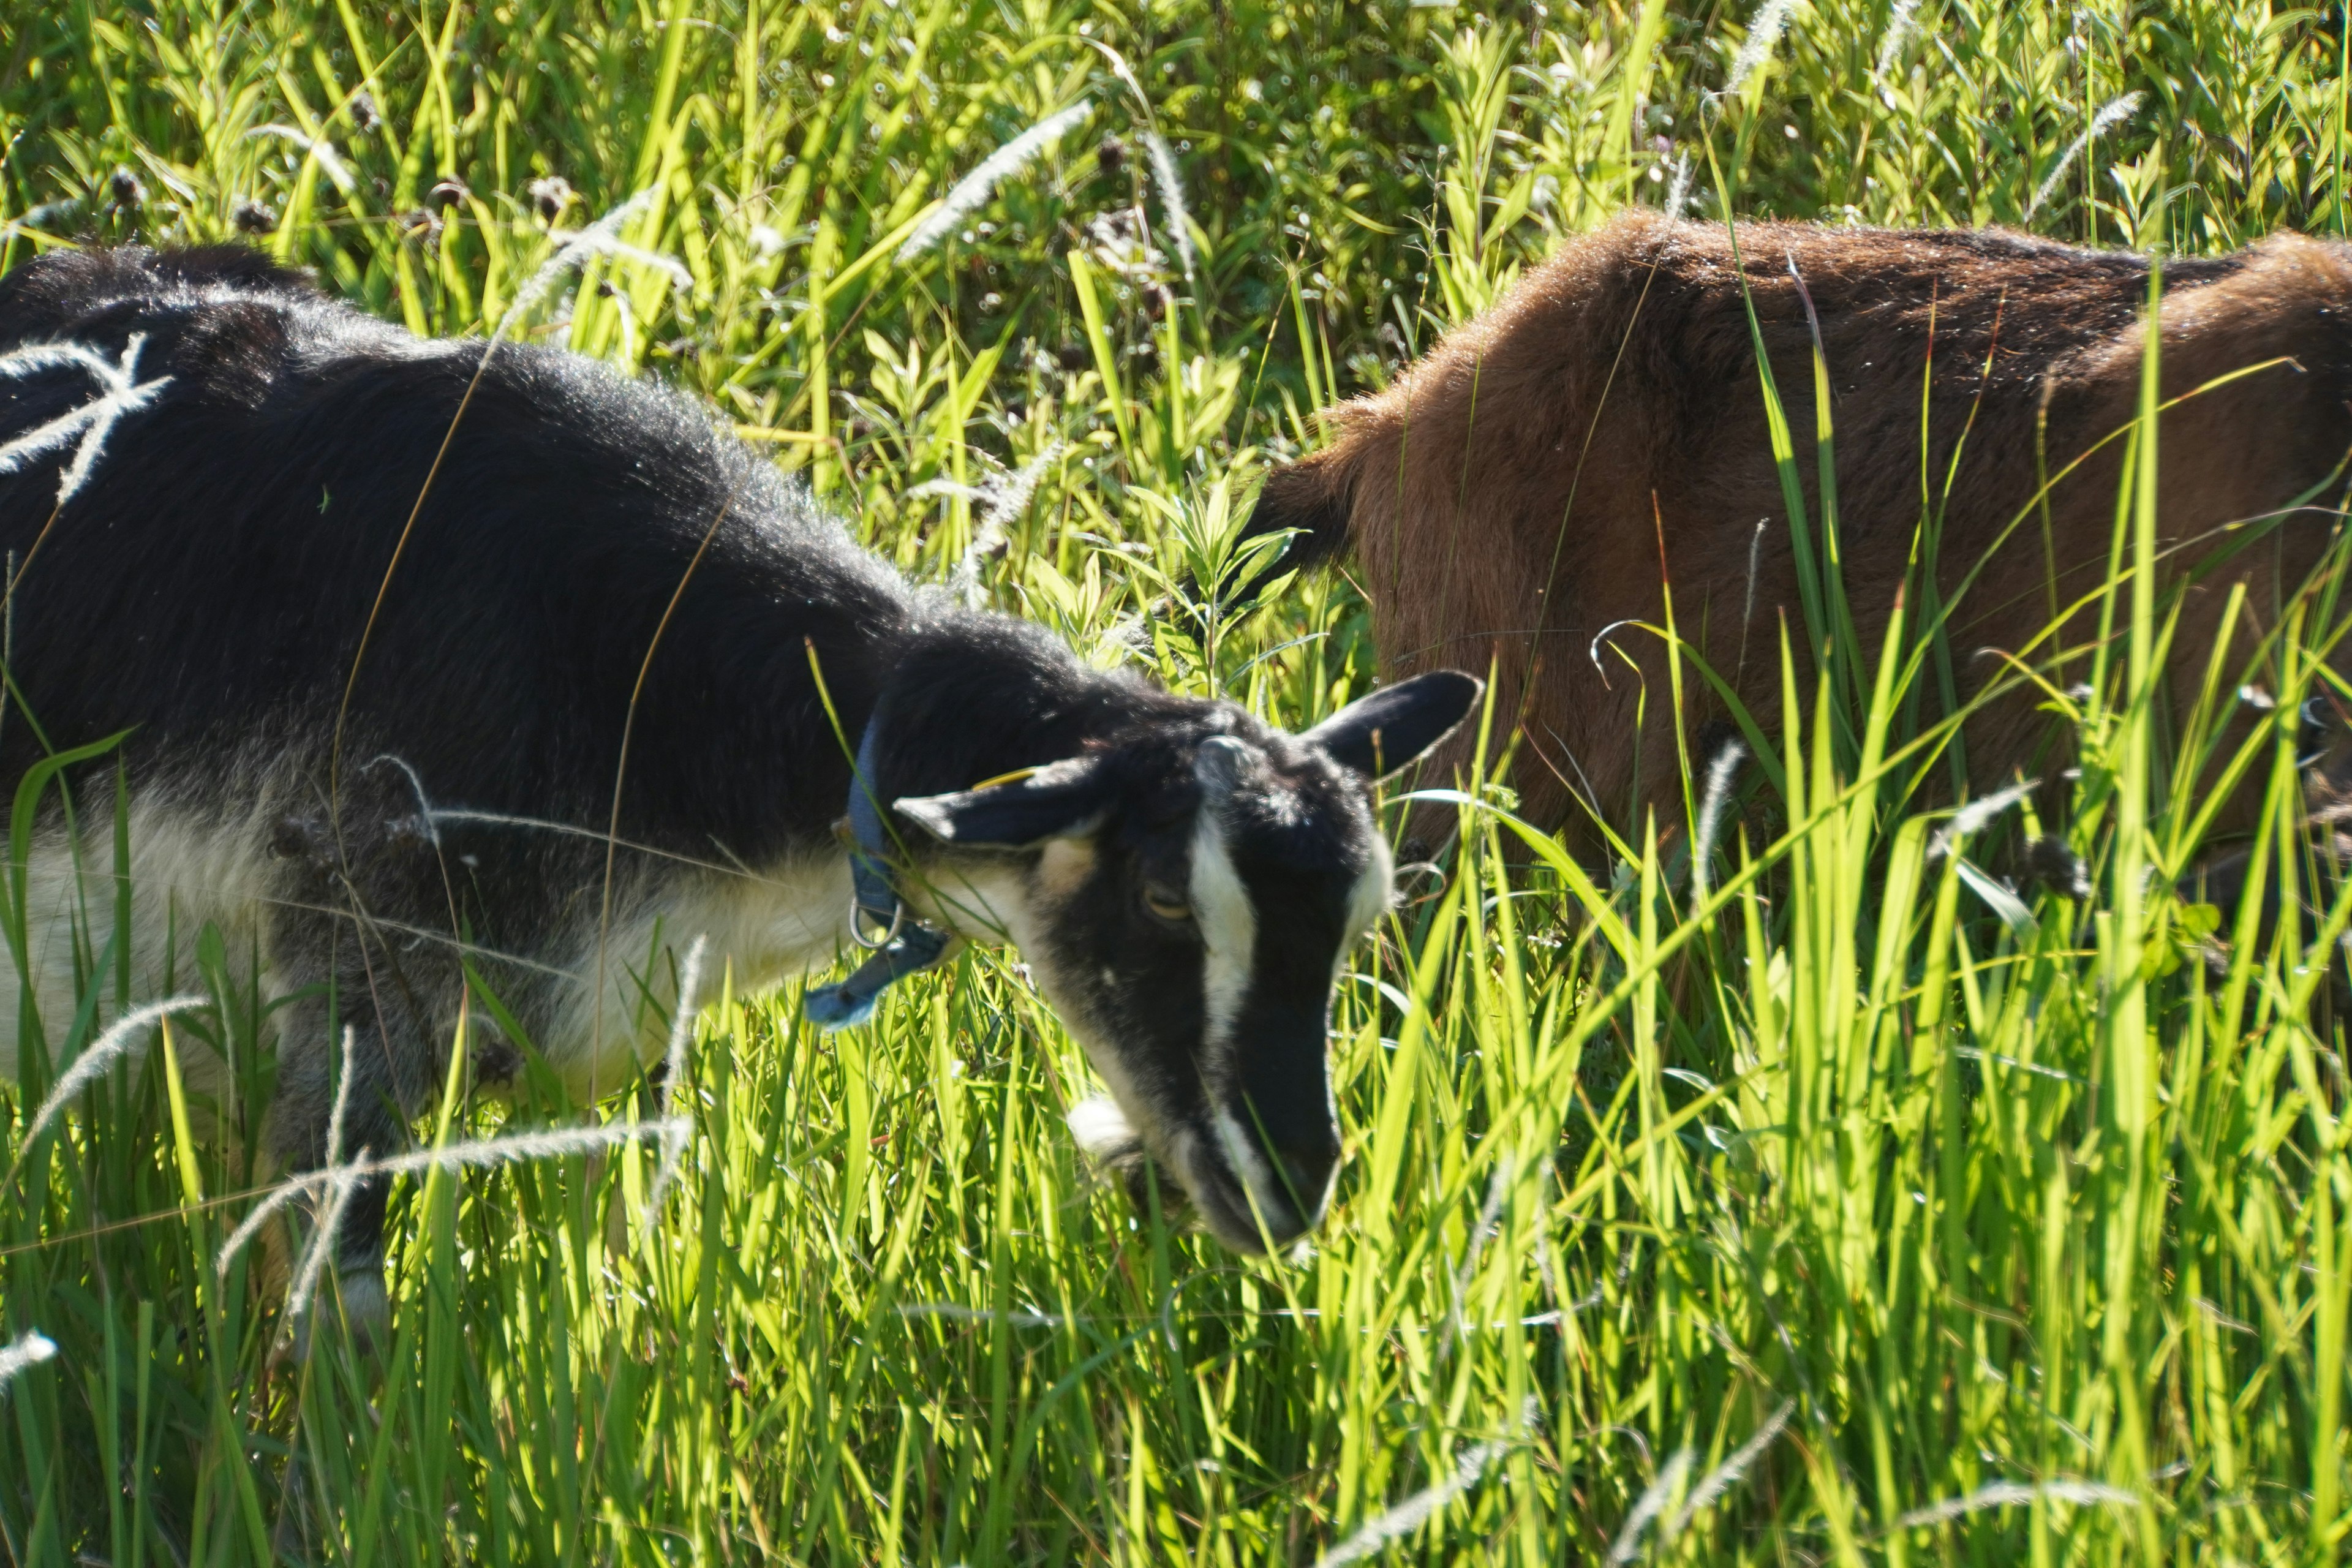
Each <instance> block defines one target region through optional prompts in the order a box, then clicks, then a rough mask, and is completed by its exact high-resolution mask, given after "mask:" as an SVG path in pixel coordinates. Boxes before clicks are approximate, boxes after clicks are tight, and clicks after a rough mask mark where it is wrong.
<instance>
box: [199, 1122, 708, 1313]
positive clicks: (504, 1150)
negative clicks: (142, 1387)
mask: <svg viewBox="0 0 2352 1568" xmlns="http://www.w3.org/2000/svg"><path fill="white" fill-rule="evenodd" d="M686 1133H687V1127H686V1124H685V1123H684V1122H682V1121H673V1120H670V1119H667V1118H664V1119H661V1120H658V1121H619V1122H614V1123H613V1124H612V1125H610V1126H606V1127H566V1128H560V1129H556V1130H552V1131H546V1132H515V1133H509V1134H508V1135H507V1136H505V1137H502V1138H481V1139H476V1140H473V1141H471V1142H464V1143H451V1144H447V1145H446V1146H444V1147H442V1148H439V1149H420V1150H418V1151H417V1152H415V1153H413V1154H398V1155H394V1157H392V1158H391V1159H388V1160H378V1159H375V1158H373V1157H372V1156H369V1155H366V1154H362V1156H361V1157H360V1158H358V1159H356V1160H353V1161H352V1163H350V1164H348V1165H338V1166H336V1167H335V1168H333V1169H332V1170H324V1171H306V1172H304V1173H302V1174H300V1175H299V1176H293V1177H289V1178H288V1179H287V1180H286V1181H283V1182H281V1183H279V1184H278V1185H277V1186H274V1187H272V1188H270V1189H269V1191H268V1193H267V1194H264V1195H263V1197H262V1199H261V1201H260V1202H259V1203H257V1204H256V1205H253V1209H252V1212H251V1213H249V1214H247V1215H246V1216H245V1223H244V1224H242V1225H240V1226H237V1227H236V1229H235V1230H233V1231H231V1232H230V1233H229V1237H228V1239H227V1240H226V1241H225V1242H223V1243H222V1244H221V1249H220V1252H219V1255H218V1256H216V1257H215V1258H214V1259H213V1267H214V1268H215V1270H216V1271H217V1272H219V1273H220V1274H221V1275H223V1276H224V1277H226V1275H227V1273H228V1270H229V1266H230V1265H231V1264H232V1263H234V1262H235V1261H236V1255H237V1254H238V1253H240V1252H242V1251H244V1250H245V1248H246V1246H247V1244H248V1243H249V1242H251V1241H252V1240H253V1238H254V1237H256V1236H257V1235H258V1234H259V1233H260V1230H261V1227H262V1226H264V1225H266V1224H267V1223H268V1220H269V1217H270V1216H271V1215H275V1214H277V1213H278V1211H279V1210H280V1209H283V1208H284V1207H285V1206H286V1205H289V1204H290V1203H292V1202H293V1201H294V1200H295V1199H297V1198H299V1197H301V1196H303V1195H305V1194H310V1193H316V1192H322V1191H331V1189H333V1188H334V1187H335V1186H336V1185H337V1184H341V1183H345V1182H349V1183H353V1184H356V1183H357V1182H359V1181H360V1180H362V1179H363V1178H365V1177H368V1176H398V1175H406V1174H411V1173H416V1172H420V1171H431V1170H444V1171H456V1170H462V1169H464V1168H465V1167H467V1166H468V1165H506V1164H512V1163H516V1162H518V1161H522V1160H559V1159H563V1158H565V1157H567V1156H570V1155H572V1154H593V1153H594V1152H597V1151H598V1150H600V1149H611V1148H615V1147H618V1146H619V1145H621V1144H624V1143H634V1142H637V1141H639V1140H640V1139H646V1138H652V1139H656V1140H666V1139H669V1138H683V1137H684V1136H686Z"/></svg>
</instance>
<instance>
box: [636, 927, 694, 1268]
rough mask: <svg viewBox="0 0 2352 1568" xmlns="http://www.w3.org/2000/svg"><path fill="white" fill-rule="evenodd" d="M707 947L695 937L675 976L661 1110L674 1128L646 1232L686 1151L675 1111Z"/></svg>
mask: <svg viewBox="0 0 2352 1568" xmlns="http://www.w3.org/2000/svg"><path fill="white" fill-rule="evenodd" d="M709 951H710V943H709V939H708V938H705V937H699V936H698V937H696V938H695V939H694V945H693V946H692V947H689V948H688V949H687V950H686V963H684V964H683V965H682V966H680V968H679V970H678V976H677V1006H675V1007H673V1008H672V1009H671V1010H670V1020H669V1048H668V1049H667V1050H666V1051H664V1052H663V1053H662V1114H661V1119H662V1121H665V1122H667V1123H669V1124H670V1126H671V1127H672V1128H673V1129H675V1131H671V1132H667V1133H665V1134H664V1135H663V1137H662V1141H661V1143H662V1163H661V1174H659V1175H658V1176H656V1177H655V1178H654V1190H653V1194H652V1195H651V1196H649V1197H647V1198H646V1218H645V1226H644V1229H645V1234H646V1235H648V1236H650V1235H652V1234H653V1228H654V1221H655V1219H656V1217H657V1216H658V1215H660V1214H661V1206H662V1200H663V1199H664V1198H666V1197H667V1196H669V1189H670V1185H671V1184H672V1183H674V1182H676V1181H677V1163H678V1161H679V1160H680V1159H682V1158H683V1157H684V1156H685V1154H686V1131H685V1130H686V1128H687V1127H688V1126H689V1125H691V1123H689V1122H688V1120H687V1119H686V1118H685V1117H683V1116H680V1115H678V1114H677V1097H678V1091H679V1089H680V1088H681V1087H682V1086H683V1085H684V1084H685V1082H686V1047H687V1046H688V1043H690V1042H691V1041H692V1040H693V1038H694V1016H695V1013H696V1012H697V1011H698V1001H699V999H700V994H701V989H702V961H703V959H704V957H705V956H706V955H707V954H708V953H709Z"/></svg>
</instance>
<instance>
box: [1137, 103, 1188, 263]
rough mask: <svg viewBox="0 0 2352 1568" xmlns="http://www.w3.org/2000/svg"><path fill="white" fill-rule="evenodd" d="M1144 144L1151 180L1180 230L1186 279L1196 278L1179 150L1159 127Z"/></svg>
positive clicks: (1145, 135) (1178, 236)
mask: <svg viewBox="0 0 2352 1568" xmlns="http://www.w3.org/2000/svg"><path fill="white" fill-rule="evenodd" d="M1143 145H1144V148H1145V150H1146V151H1148V152H1150V154H1151V183H1152V184H1154V185H1155V186H1157V187H1158V188H1159V191H1160V208H1161V210H1162V211H1163V212H1165V213H1166V214H1167V216H1168V226H1169V227H1170V228H1171V229H1173V230H1174V231H1175V234H1176V254H1177V256H1178V258H1180V259H1181V260H1182V261H1183V263H1184V281H1185V282H1187V283H1190V282H1192V272H1193V263H1194V261H1195V260H1196V259H1197V258H1195V257H1194V255H1193V252H1192V214H1191V213H1190V212H1188V211H1187V210H1185V206H1184V180H1183V177H1182V176H1181V175H1180V174H1177V172H1176V153H1175V152H1174V150H1173V149H1171V147H1170V146H1169V145H1168V138H1167V137H1165V136H1162V135H1161V134H1160V132H1157V131H1147V132H1144V133H1143Z"/></svg>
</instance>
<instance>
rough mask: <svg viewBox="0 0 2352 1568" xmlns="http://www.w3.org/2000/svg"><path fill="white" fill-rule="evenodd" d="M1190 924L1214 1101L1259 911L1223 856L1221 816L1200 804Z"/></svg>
mask: <svg viewBox="0 0 2352 1568" xmlns="http://www.w3.org/2000/svg"><path fill="white" fill-rule="evenodd" d="M1192 923H1193V926H1194V928H1195V929H1196V930H1198V931H1200V933H1201V944H1202V947H1203V948H1205V949H1206V950H1207V951H1206V952H1205V953H1204V954H1203V956H1202V963H1201V986H1202V1003H1203V1005H1204V1007H1205V1010H1206V1012H1207V1015H1208V1028H1207V1031H1206V1036H1205V1037H1204V1038H1203V1039H1202V1042H1201V1046H1202V1049H1201V1058H1202V1069H1203V1076H1204V1077H1205V1078H1206V1079H1207V1085H1208V1089H1209V1098H1210V1100H1212V1101H1213V1102H1217V1101H1222V1100H1223V1099H1224V1098H1225V1095H1226V1092H1227V1090H1228V1089H1231V1087H1232V1084H1231V1079H1232V1077H1233V1074H1232V1070H1231V1069H1232V1066H1233V1059H1232V1058H1233V1033H1234V1020H1235V1019H1237V1018H1239V1017H1240V1016H1241V1011H1242V999H1243V998H1244V996H1246V995H1247V994H1249V982H1250V963H1251V960H1252V959H1253V958H1254V957H1255V953H1256V952H1257V910H1256V909H1255V907H1254V906H1253V905H1252V904H1251V903H1250V896H1249V889H1247V888H1245V887H1244V886H1243V885H1242V878H1241V873H1240V872H1239V871H1236V870H1234V859H1233V857H1232V856H1231V855H1230V854H1228V853H1227V852H1226V849H1225V824H1224V818H1223V815H1222V814H1221V813H1219V812H1218V811H1217V809H1216V808H1215V807H1214V806H1213V805H1202V808H1201V815H1200V822H1199V824H1198V826H1195V827H1194V828H1193V830H1192Z"/></svg>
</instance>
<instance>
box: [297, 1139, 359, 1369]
mask: <svg viewBox="0 0 2352 1568" xmlns="http://www.w3.org/2000/svg"><path fill="white" fill-rule="evenodd" d="M354 1163H355V1164H365V1163H367V1152H366V1151H365V1150H362V1151H361V1152H360V1157H359V1159H358V1160H357V1161H356V1162H354ZM358 1188H359V1178H358V1177H357V1176H354V1175H352V1174H350V1173H347V1172H345V1173H338V1174H337V1176H336V1179H335V1180H334V1181H332V1182H331V1183H330V1184H328V1187H327V1201H326V1202H325V1203H323V1204H321V1205H320V1206H319V1223H318V1225H317V1226H315V1227H313V1229H312V1230H311V1232H310V1246H308V1247H304V1248H303V1249H302V1266H301V1267H300V1268H297V1269H296V1270H295V1271H294V1284H293V1287H292V1289H289V1290H288V1292H287V1293H286V1319H285V1327H284V1329H283V1332H284V1334H285V1336H286V1338H287V1339H288V1340H289V1341H292V1340H294V1339H296V1338H297V1337H298V1336H297V1332H296V1329H297V1325H299V1323H300V1322H301V1321H302V1320H303V1319H304V1318H305V1317H307V1316H309V1314H310V1300H311V1298H312V1297H314V1296H316V1295H317V1294H318V1292H319V1280H320V1277H321V1276H322V1275H324V1274H325V1273H326V1271H327V1256H328V1254H330V1253H331V1252H333V1251H334V1249H335V1236H336V1233H337V1232H339V1231H341V1229H342V1228H343V1208H344V1205H348V1204H349V1203H350V1202H351V1201H352V1193H353V1192H355V1191H357V1190H358Z"/></svg>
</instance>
